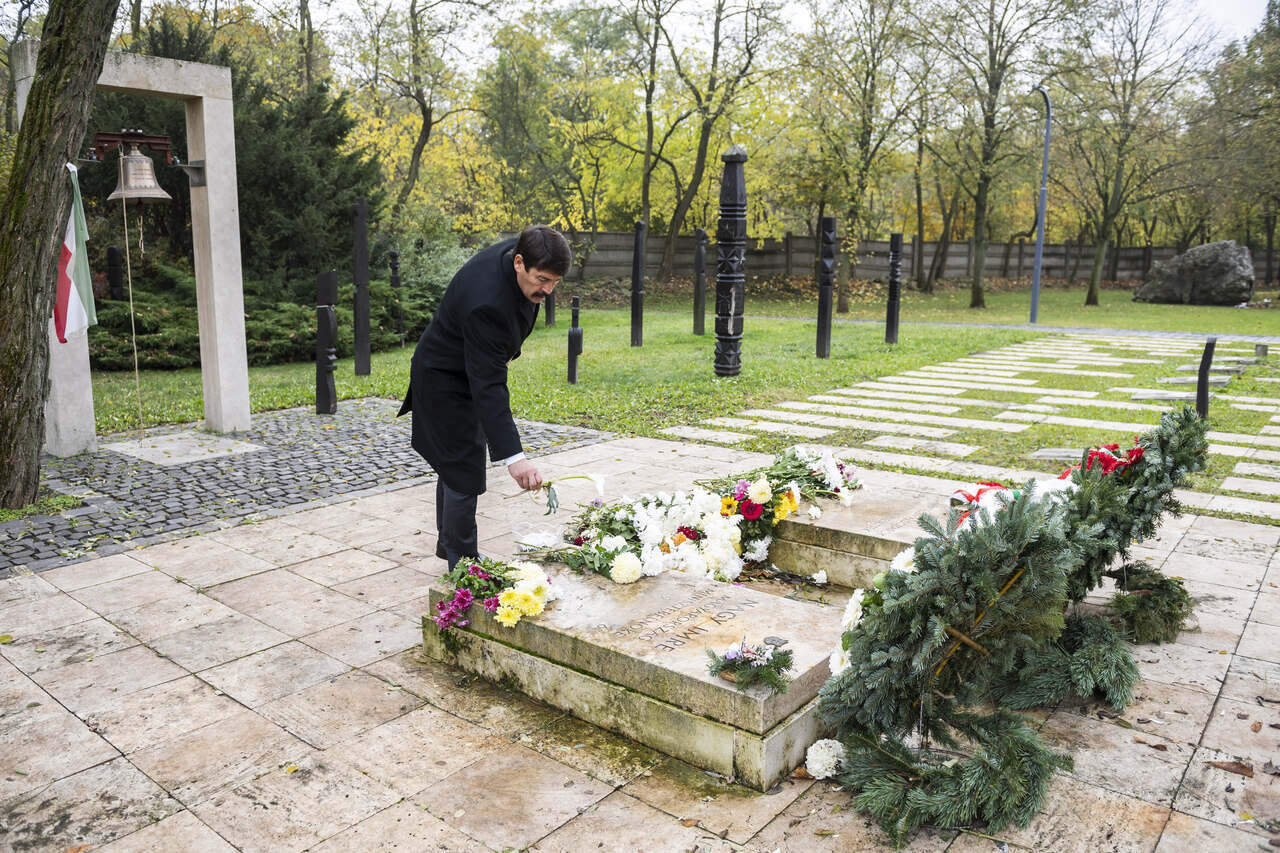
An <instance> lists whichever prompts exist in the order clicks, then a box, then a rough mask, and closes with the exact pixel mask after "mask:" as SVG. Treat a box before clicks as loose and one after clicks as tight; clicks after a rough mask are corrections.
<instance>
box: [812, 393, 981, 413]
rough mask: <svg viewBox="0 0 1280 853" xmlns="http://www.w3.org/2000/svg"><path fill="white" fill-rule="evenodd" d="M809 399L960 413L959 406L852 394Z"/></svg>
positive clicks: (822, 401)
mask: <svg viewBox="0 0 1280 853" xmlns="http://www.w3.org/2000/svg"><path fill="white" fill-rule="evenodd" d="M809 399H810V400H812V401H814V402H815V403H839V404H842V405H847V404H849V403H857V404H858V405H859V406H872V407H874V408H877V409H897V410H899V411H903V412H931V413H933V414H935V415H954V414H955V413H956V412H958V411H960V407H959V406H947V405H939V404H938V403H917V402H912V401H909V400H884V399H880V398H878V397H874V396H870V395H862V394H858V395H852V394H811V395H809Z"/></svg>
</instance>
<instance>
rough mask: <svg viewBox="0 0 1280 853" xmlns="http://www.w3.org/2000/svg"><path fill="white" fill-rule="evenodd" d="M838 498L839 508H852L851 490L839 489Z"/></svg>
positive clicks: (843, 487)
mask: <svg viewBox="0 0 1280 853" xmlns="http://www.w3.org/2000/svg"><path fill="white" fill-rule="evenodd" d="M839 498H840V505H841V506H853V489H851V488H849V487H848V486H842V487H841V488H840V494H839Z"/></svg>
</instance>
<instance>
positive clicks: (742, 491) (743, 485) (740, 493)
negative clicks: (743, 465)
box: [733, 480, 751, 500]
mask: <svg viewBox="0 0 1280 853" xmlns="http://www.w3.org/2000/svg"><path fill="white" fill-rule="evenodd" d="M750 488H751V484H750V483H749V482H747V481H746V480H739V481H738V485H736V486H734V487H733V496H734V498H736V499H737V500H743V499H744V498H746V496H747V492H748V490H749V489H750Z"/></svg>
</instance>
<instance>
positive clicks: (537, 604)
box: [515, 592, 543, 616]
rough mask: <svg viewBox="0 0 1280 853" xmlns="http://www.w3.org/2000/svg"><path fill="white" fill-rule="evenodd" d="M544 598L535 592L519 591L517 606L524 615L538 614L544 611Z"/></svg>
mask: <svg viewBox="0 0 1280 853" xmlns="http://www.w3.org/2000/svg"><path fill="white" fill-rule="evenodd" d="M542 606H543V605H542V599H540V598H538V597H537V596H536V595H534V594H533V593H529V592H517V593H516V604H515V607H516V609H517V610H519V611H520V613H521V614H522V615H524V616H537V615H538V614H539V613H541V612H542Z"/></svg>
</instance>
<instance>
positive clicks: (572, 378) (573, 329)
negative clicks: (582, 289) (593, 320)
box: [569, 296, 582, 385]
mask: <svg viewBox="0 0 1280 853" xmlns="http://www.w3.org/2000/svg"><path fill="white" fill-rule="evenodd" d="M571 305H572V308H571V309H570V310H571V311H572V314H573V318H572V324H571V325H570V326H569V384H570V385H577V384H578V356H580V355H582V328H581V327H580V326H579V325H578V297H576V296H575V297H573V301H572V303H571Z"/></svg>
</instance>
